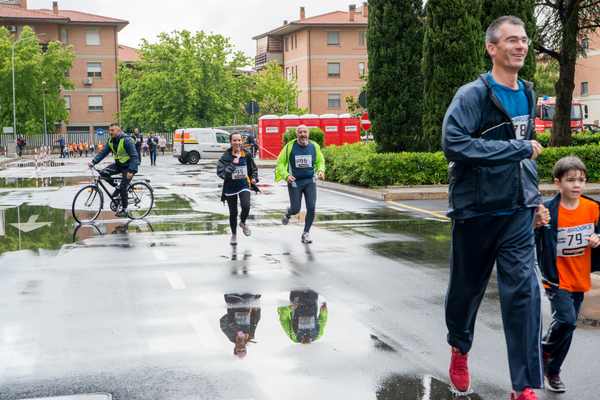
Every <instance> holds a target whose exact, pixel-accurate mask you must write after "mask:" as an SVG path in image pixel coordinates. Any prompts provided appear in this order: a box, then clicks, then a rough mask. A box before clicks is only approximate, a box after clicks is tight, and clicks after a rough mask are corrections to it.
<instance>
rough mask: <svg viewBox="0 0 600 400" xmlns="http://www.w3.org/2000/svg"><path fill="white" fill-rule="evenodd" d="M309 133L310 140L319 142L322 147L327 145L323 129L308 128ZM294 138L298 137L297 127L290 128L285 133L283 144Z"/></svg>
mask: <svg viewBox="0 0 600 400" xmlns="http://www.w3.org/2000/svg"><path fill="white" fill-rule="evenodd" d="M308 134H309V137H310V140H312V141H314V142H317V143H318V144H319V146H321V147H325V135H324V134H323V131H322V130H320V129H319V128H310V129H309V130H308ZM294 139H296V128H293V129H288V130H287V131H286V132H285V134H284V135H283V144H284V145H285V144H286V143H288V142H291V141H292V140H294Z"/></svg>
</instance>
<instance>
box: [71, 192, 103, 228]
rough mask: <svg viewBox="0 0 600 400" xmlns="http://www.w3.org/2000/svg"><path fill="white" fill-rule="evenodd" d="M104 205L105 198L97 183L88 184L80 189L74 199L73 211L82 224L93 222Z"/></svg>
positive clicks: (76, 219) (74, 216)
mask: <svg viewBox="0 0 600 400" xmlns="http://www.w3.org/2000/svg"><path fill="white" fill-rule="evenodd" d="M103 205H104V198H103V197H102V193H101V192H100V189H99V188H98V186H96V185H87V186H84V187H82V188H81V189H79V192H77V194H76V195H75V198H74V199H73V205H72V206H71V212H72V213H73V218H75V221H77V222H78V223H80V224H85V223H88V222H92V221H94V220H96V218H98V215H100V212H101V211H102V206H103Z"/></svg>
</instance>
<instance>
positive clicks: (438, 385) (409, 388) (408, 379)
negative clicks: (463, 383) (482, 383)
mask: <svg viewBox="0 0 600 400" xmlns="http://www.w3.org/2000/svg"><path fill="white" fill-rule="evenodd" d="M376 394H377V400H415V399H419V400H453V399H463V400H483V399H482V398H481V397H480V396H479V395H477V394H471V395H468V396H459V397H457V396H455V395H453V394H452V393H451V392H450V386H449V385H448V384H447V383H444V382H442V381H440V380H438V379H437V378H434V377H433V376H431V375H424V376H402V375H392V376H390V377H387V378H386V379H384V380H383V381H382V382H381V383H380V384H379V387H378V388H377V392H376Z"/></svg>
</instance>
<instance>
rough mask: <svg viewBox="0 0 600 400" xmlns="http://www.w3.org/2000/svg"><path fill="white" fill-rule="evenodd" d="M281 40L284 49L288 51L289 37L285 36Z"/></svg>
mask: <svg viewBox="0 0 600 400" xmlns="http://www.w3.org/2000/svg"><path fill="white" fill-rule="evenodd" d="M283 42H284V43H285V51H290V48H289V38H287V37H286V38H285V39H284V40H283Z"/></svg>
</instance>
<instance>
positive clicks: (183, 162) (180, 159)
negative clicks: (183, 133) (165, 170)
mask: <svg viewBox="0 0 600 400" xmlns="http://www.w3.org/2000/svg"><path fill="white" fill-rule="evenodd" d="M177 160H179V162H180V163H182V164H185V163H186V162H185V160H184V159H183V157H179V158H178V159H177Z"/></svg>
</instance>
